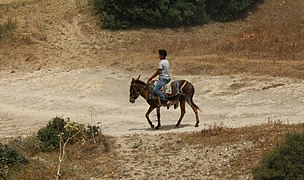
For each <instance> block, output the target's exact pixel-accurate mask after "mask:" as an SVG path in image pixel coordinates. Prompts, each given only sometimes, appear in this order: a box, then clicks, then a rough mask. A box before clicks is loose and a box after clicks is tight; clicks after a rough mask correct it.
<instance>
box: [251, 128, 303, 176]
mask: <svg viewBox="0 0 304 180" xmlns="http://www.w3.org/2000/svg"><path fill="white" fill-rule="evenodd" d="M253 172H254V175H255V178H256V179H304V132H300V133H288V134H287V135H286V137H285V142H284V143H282V144H280V145H278V146H277V147H275V148H274V149H273V150H272V151H271V152H270V153H268V154H267V155H265V156H264V157H263V160H262V163H261V166H260V167H258V168H255V169H254V171H253Z"/></svg>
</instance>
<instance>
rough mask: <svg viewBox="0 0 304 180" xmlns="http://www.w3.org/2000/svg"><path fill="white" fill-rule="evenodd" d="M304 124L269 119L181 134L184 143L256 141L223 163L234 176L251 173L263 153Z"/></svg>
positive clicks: (212, 143) (302, 127) (208, 143)
mask: <svg viewBox="0 0 304 180" xmlns="http://www.w3.org/2000/svg"><path fill="white" fill-rule="evenodd" d="M303 131H304V126H303V124H299V125H287V124H282V122H279V121H278V122H269V123H268V124H263V125H258V126H248V127H243V128H236V129H232V128H225V127H223V126H215V127H213V128H211V129H207V130H203V131H201V132H199V133H190V134H183V135H178V136H179V138H182V142H183V144H184V145H183V146H187V145H190V144H191V145H194V144H200V145H205V146H219V145H223V144H236V143H239V142H241V143H246V142H251V143H253V144H254V145H253V146H252V147H251V148H249V149H245V150H244V151H243V152H241V153H240V154H239V155H238V156H237V158H235V159H234V160H233V161H231V162H230V166H229V168H227V167H226V168H225V167H223V171H225V174H226V175H227V176H226V177H229V179H230V178H232V179H234V178H236V177H239V175H240V174H242V173H243V174H250V173H251V170H252V168H254V167H256V166H257V165H258V164H259V162H260V160H261V157H262V156H263V155H264V154H265V153H268V152H269V151H270V150H271V149H272V148H274V147H275V146H277V145H278V144H280V143H281V142H282V141H283V140H284V137H285V134H286V133H288V132H303Z"/></svg>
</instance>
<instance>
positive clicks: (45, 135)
mask: <svg viewBox="0 0 304 180" xmlns="http://www.w3.org/2000/svg"><path fill="white" fill-rule="evenodd" d="M98 133H99V126H96V125H94V126H91V125H88V126H87V127H86V128H85V125H83V124H79V123H75V122H72V121H70V120H69V119H63V118H60V117H56V118H53V119H52V120H51V121H49V122H48V124H47V125H46V126H45V127H43V128H41V129H40V130H39V131H38V133H37V138H38V140H39V141H40V142H41V144H38V143H37V142H36V141H35V140H34V139H31V141H30V142H29V145H30V146H31V147H33V148H32V149H33V150H35V149H36V148H40V150H41V151H52V150H54V149H58V148H59V146H60V137H59V135H60V134H62V138H63V141H64V142H65V141H66V140H67V139H68V138H71V139H70V140H69V144H73V143H75V142H77V141H80V140H86V139H88V138H91V137H93V135H94V136H97V135H98ZM72 137H73V138H72Z"/></svg>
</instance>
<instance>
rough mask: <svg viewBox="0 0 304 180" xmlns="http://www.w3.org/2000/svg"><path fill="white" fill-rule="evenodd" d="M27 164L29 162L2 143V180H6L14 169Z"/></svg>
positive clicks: (0, 160)
mask: <svg viewBox="0 0 304 180" xmlns="http://www.w3.org/2000/svg"><path fill="white" fill-rule="evenodd" d="M26 163H28V160H27V159H26V158H25V157H24V156H23V155H21V154H19V153H18V152H17V151H15V150H14V149H12V148H10V147H8V146H7V145H4V144H2V143H0V179H2V178H5V177H6V175H7V174H8V172H9V170H10V169H11V168H12V167H14V166H17V165H21V164H26Z"/></svg>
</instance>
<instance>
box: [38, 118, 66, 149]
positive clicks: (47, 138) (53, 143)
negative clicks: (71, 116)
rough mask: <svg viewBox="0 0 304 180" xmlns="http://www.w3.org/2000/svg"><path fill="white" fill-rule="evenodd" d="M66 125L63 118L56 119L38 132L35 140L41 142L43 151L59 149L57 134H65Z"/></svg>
mask: <svg viewBox="0 0 304 180" xmlns="http://www.w3.org/2000/svg"><path fill="white" fill-rule="evenodd" d="M66 124H67V122H66V121H65V120H64V119H63V118H59V117H56V118H54V119H53V120H51V121H50V122H48V124H47V125H46V127H44V128H41V129H40V130H39V131H38V133H37V138H38V139H39V140H40V141H41V142H42V147H43V150H45V151H49V150H52V149H54V148H56V149H57V148H58V147H59V134H60V133H61V132H63V133H64V134H66V130H65V128H64V126H65V125H66Z"/></svg>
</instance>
